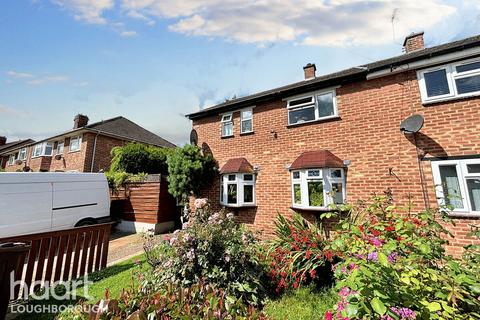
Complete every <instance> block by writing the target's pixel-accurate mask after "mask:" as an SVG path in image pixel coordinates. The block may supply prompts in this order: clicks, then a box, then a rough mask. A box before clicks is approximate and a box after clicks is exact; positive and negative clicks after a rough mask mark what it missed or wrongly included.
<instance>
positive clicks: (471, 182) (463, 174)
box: [432, 159, 480, 216]
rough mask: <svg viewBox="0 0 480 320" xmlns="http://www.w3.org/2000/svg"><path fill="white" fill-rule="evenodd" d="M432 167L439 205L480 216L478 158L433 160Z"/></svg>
mask: <svg viewBox="0 0 480 320" xmlns="http://www.w3.org/2000/svg"><path fill="white" fill-rule="evenodd" d="M432 169H433V179H434V182H435V187H436V193H437V198H438V203H439V205H446V206H447V207H449V208H450V209H451V210H452V214H453V215H464V214H468V215H472V216H480V159H467V160H445V161H433V162H432Z"/></svg>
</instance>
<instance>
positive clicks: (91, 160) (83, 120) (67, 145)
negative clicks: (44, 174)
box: [0, 114, 175, 172]
mask: <svg viewBox="0 0 480 320" xmlns="http://www.w3.org/2000/svg"><path fill="white" fill-rule="evenodd" d="M129 142H138V143H144V144H147V145H153V146H158V147H167V148H173V147H175V145H174V144H173V143H171V142H169V141H167V140H165V139H163V138H162V137H159V136H158V135H156V134H154V133H152V132H150V131H148V130H146V129H144V128H142V127H141V126H139V125H138V124H136V123H134V122H132V121H130V120H128V119H126V118H124V117H115V118H112V119H108V120H104V121H100V122H96V123H92V124H88V117H87V116H85V115H82V114H78V115H76V116H75V119H74V126H73V129H72V130H69V131H66V132H64V133H61V134H58V135H55V136H53V137H49V138H46V139H43V140H41V141H37V142H33V140H30V141H29V142H28V143H22V144H17V145H15V146H13V147H10V148H6V149H4V150H3V149H2V148H1V147H0V157H2V158H3V159H7V160H6V161H7V163H6V165H5V171H11V172H12V171H52V172H53V171H58V172H62V171H65V172H67V171H68V172H98V171H101V170H107V169H108V168H109V166H110V162H111V160H112V156H111V150H112V148H114V147H116V146H123V145H124V144H126V143H129Z"/></svg>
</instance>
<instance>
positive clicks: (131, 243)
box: [107, 232, 167, 266]
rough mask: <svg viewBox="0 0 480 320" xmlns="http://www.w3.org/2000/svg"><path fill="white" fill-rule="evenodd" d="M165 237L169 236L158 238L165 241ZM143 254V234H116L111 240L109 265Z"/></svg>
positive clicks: (163, 235) (161, 235) (162, 235)
mask: <svg viewBox="0 0 480 320" xmlns="http://www.w3.org/2000/svg"><path fill="white" fill-rule="evenodd" d="M165 236H167V234H160V235H158V236H156V237H161V238H162V239H163V237H165ZM142 253H143V239H142V235H141V234H139V233H137V234H129V233H121V232H114V233H113V234H112V235H111V238H110V244H109V248H108V258H107V265H108V266H110V265H112V264H115V263H118V262H121V261H123V260H127V259H129V258H131V257H133V256H136V255H139V254H142Z"/></svg>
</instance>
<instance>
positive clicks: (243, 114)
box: [240, 108, 253, 133]
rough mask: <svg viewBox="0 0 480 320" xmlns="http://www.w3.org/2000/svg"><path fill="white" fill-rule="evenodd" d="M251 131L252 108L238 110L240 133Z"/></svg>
mask: <svg viewBox="0 0 480 320" xmlns="http://www.w3.org/2000/svg"><path fill="white" fill-rule="evenodd" d="M250 132H253V108H248V109H243V110H241V111H240V133H250Z"/></svg>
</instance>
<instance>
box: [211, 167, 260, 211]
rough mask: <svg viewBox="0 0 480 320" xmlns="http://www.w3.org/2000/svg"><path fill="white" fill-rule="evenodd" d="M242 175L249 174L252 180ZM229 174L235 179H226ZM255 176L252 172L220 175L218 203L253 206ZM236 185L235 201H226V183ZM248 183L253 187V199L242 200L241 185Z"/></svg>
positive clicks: (229, 205)
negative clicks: (249, 200)
mask: <svg viewBox="0 0 480 320" xmlns="http://www.w3.org/2000/svg"><path fill="white" fill-rule="evenodd" d="M244 175H251V176H252V180H245V179H244ZM229 176H235V180H228V177H229ZM256 180H257V177H256V175H255V174H254V173H226V174H223V175H222V176H221V177H220V204H221V205H223V206H227V207H251V206H255V203H256V202H255V198H256V197H255V192H256V186H255V185H256ZM229 184H235V185H237V202H236V203H228V185H229ZM246 185H249V186H252V188H253V199H252V200H253V201H252V202H244V198H243V196H244V194H243V191H244V190H243V189H244V188H243V187H244V186H246Z"/></svg>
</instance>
